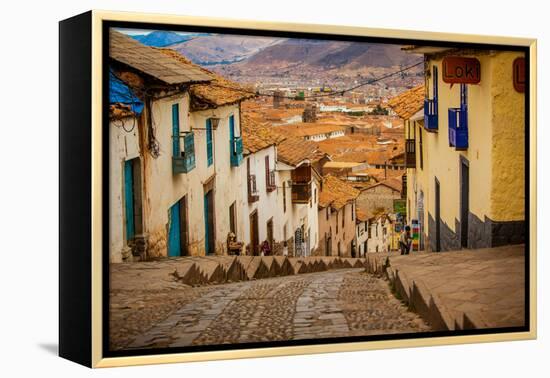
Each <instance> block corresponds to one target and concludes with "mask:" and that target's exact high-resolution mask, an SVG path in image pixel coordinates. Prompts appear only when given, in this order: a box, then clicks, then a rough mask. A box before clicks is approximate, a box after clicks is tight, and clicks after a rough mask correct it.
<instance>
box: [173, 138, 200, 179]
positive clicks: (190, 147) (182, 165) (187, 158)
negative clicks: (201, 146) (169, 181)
mask: <svg viewBox="0 0 550 378" xmlns="http://www.w3.org/2000/svg"><path fill="white" fill-rule="evenodd" d="M173 138H177V139H178V141H179V139H180V138H183V151H181V152H180V154H179V155H178V156H172V172H173V173H174V174H176V173H188V172H190V171H191V170H192V169H193V168H195V135H194V134H193V133H186V134H184V135H175V136H173Z"/></svg>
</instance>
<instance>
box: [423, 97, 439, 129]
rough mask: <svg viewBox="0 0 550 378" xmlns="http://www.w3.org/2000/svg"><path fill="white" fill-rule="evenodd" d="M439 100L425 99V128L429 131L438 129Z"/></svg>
mask: <svg viewBox="0 0 550 378" xmlns="http://www.w3.org/2000/svg"><path fill="white" fill-rule="evenodd" d="M437 123H438V122H437V100H436V99H431V100H429V99H426V100H424V128H425V129H426V130H428V131H437V128H438V125H437Z"/></svg>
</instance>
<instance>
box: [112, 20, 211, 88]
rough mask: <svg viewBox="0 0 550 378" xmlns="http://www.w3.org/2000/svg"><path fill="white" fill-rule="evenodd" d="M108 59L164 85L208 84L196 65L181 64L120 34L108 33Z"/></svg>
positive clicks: (115, 32)
mask: <svg viewBox="0 0 550 378" xmlns="http://www.w3.org/2000/svg"><path fill="white" fill-rule="evenodd" d="M109 57H110V58H111V59H113V60H116V61H117V62H120V63H123V64H125V65H127V66H130V67H132V68H134V69H136V70H138V71H140V72H143V73H145V74H147V75H149V76H152V77H154V78H156V79H158V80H161V81H163V82H164V83H166V84H184V83H198V82H208V81H210V80H211V77H210V76H209V75H208V74H206V73H205V72H204V71H202V70H201V69H200V67H198V66H196V65H188V64H182V63H181V62H178V61H177V60H175V59H172V58H170V57H168V56H166V55H165V54H162V53H161V52H160V51H159V50H158V49H155V48H153V47H149V46H145V45H143V44H141V43H139V42H138V41H136V40H135V39H133V38H131V37H128V36H127V35H124V34H122V33H120V32H117V31H114V30H111V31H110V33H109Z"/></svg>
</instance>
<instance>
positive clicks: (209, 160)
mask: <svg viewBox="0 0 550 378" xmlns="http://www.w3.org/2000/svg"><path fill="white" fill-rule="evenodd" d="M206 158H207V167H210V166H211V165H212V163H214V150H213V146H212V120H211V119H210V118H208V119H207V120H206Z"/></svg>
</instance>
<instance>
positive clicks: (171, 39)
mask: <svg viewBox="0 0 550 378" xmlns="http://www.w3.org/2000/svg"><path fill="white" fill-rule="evenodd" d="M203 35H207V34H204V33H195V34H183V35H182V34H178V33H174V32H171V31H164V30H157V31H154V32H151V33H149V34H138V35H132V36H131V37H132V38H134V39H135V40H137V41H139V42H141V43H143V44H144V45H147V46H152V47H166V46H170V45H173V44H176V43H182V42H185V41H188V40H190V39H193V38H196V37H198V36H203Z"/></svg>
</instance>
